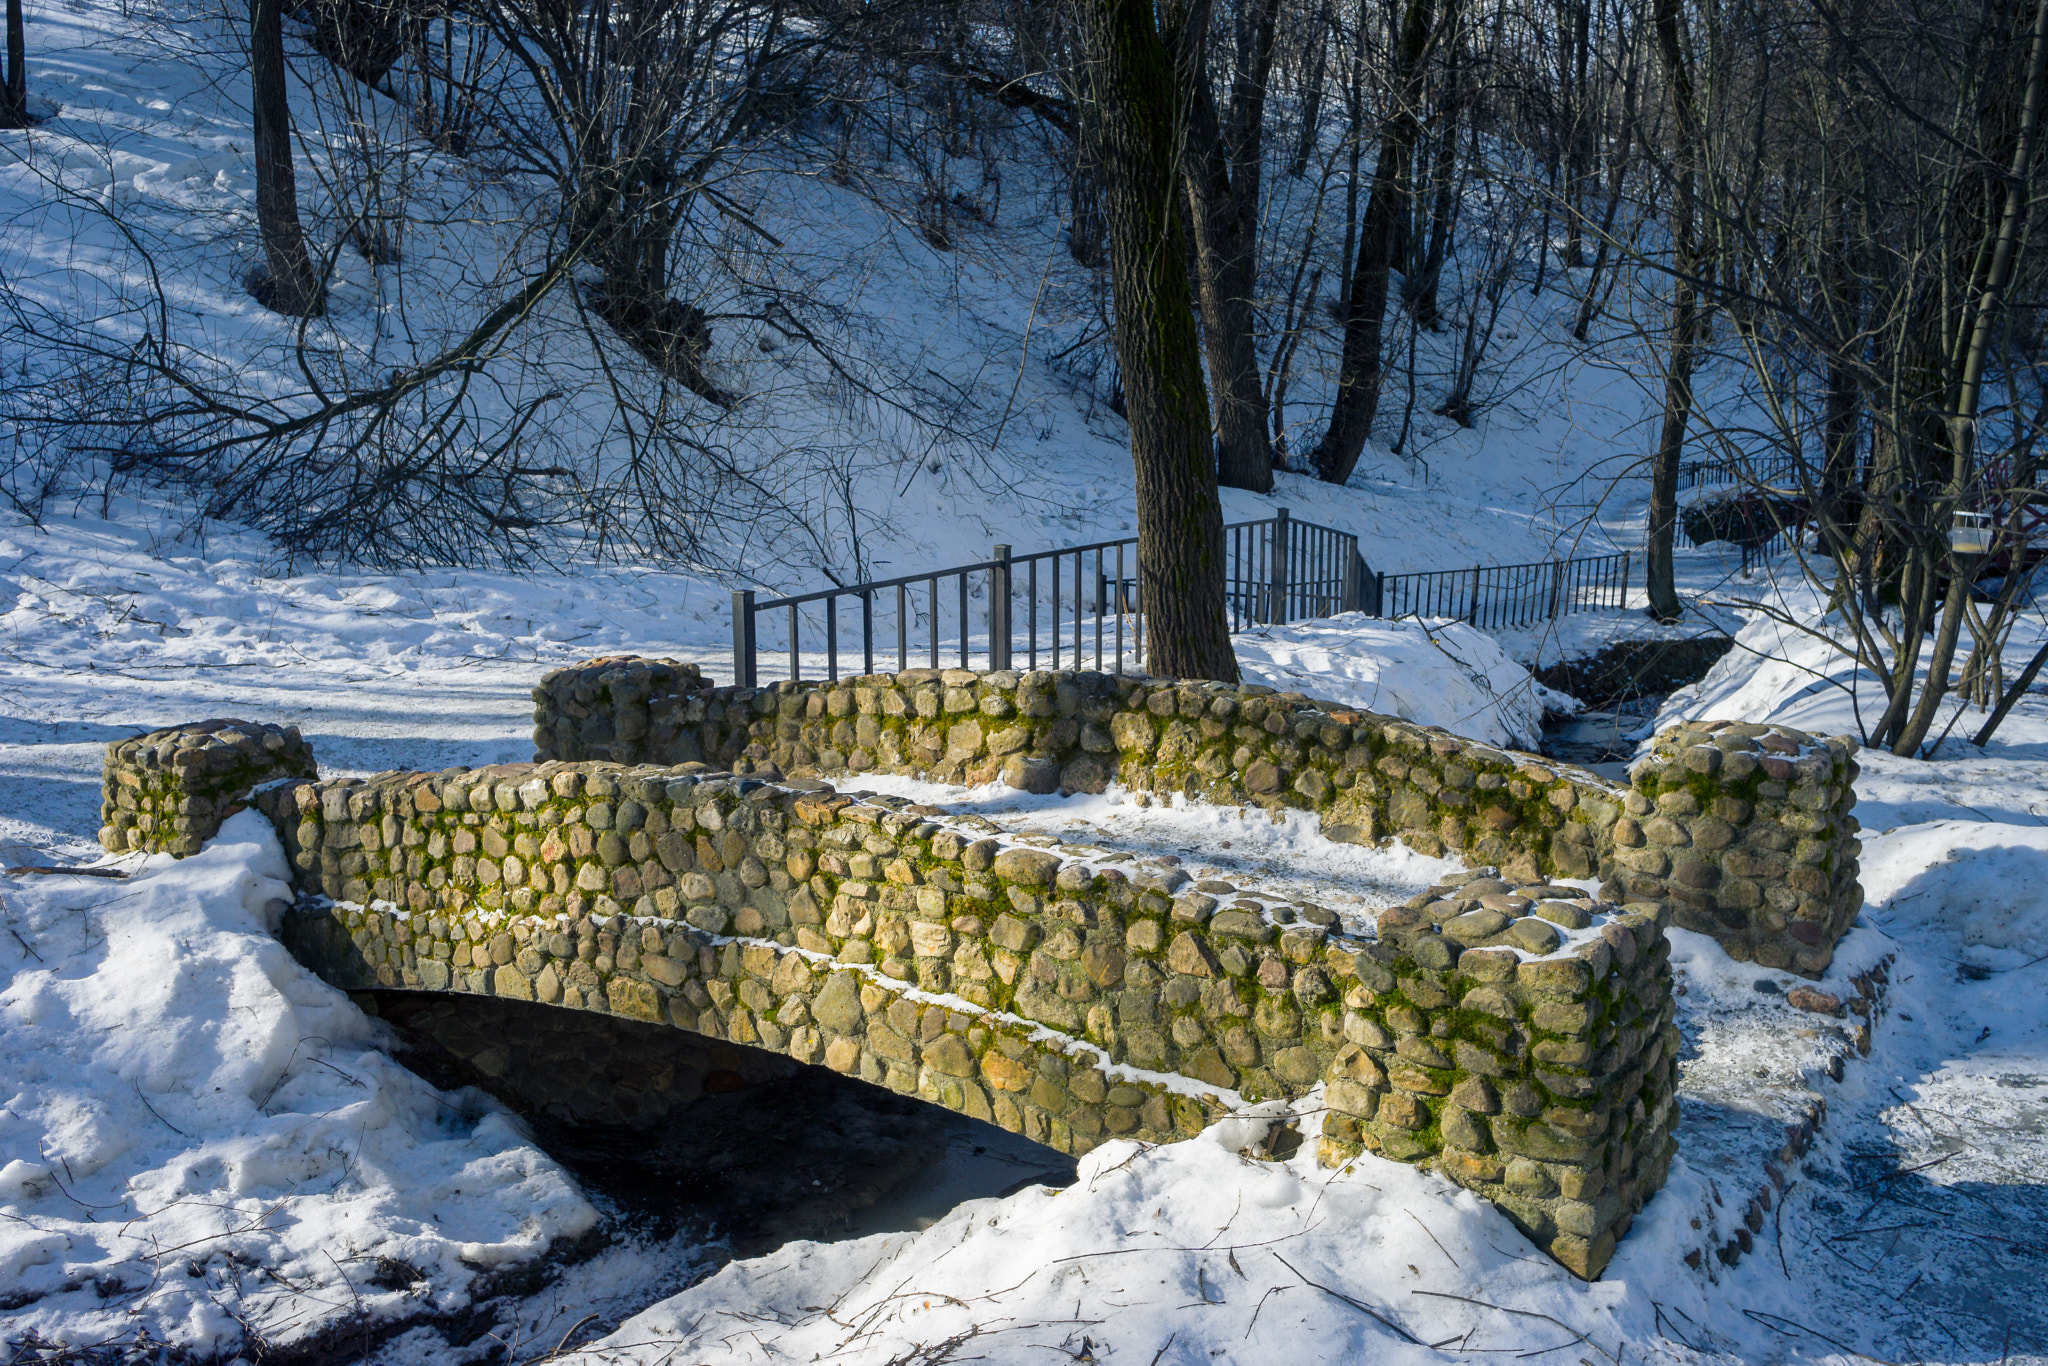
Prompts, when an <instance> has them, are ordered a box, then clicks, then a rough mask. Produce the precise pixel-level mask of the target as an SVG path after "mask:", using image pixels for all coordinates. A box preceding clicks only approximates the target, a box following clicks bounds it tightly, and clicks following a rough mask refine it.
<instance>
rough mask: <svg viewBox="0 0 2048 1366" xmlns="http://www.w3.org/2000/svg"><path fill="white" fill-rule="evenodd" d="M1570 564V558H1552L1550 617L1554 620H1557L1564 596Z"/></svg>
mask: <svg viewBox="0 0 2048 1366" xmlns="http://www.w3.org/2000/svg"><path fill="white" fill-rule="evenodd" d="M1570 564H1571V562H1570V561H1569V560H1552V561H1551V562H1550V619H1551V620H1552V621H1556V620H1557V607H1558V603H1559V602H1560V601H1561V600H1562V599H1563V597H1564V576H1565V572H1566V570H1567V569H1568V568H1569V567H1570Z"/></svg>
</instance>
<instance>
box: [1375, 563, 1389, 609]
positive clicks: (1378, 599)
mask: <svg viewBox="0 0 2048 1366" xmlns="http://www.w3.org/2000/svg"><path fill="white" fill-rule="evenodd" d="M1371 611H1372V614H1373V615H1374V616H1376V617H1384V616H1385V615H1386V614H1387V575H1386V572H1385V571H1384V570H1382V571H1381V572H1380V573H1377V574H1374V575H1373V576H1372V608H1371Z"/></svg>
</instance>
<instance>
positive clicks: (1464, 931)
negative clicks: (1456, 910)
mask: <svg viewBox="0 0 2048 1366" xmlns="http://www.w3.org/2000/svg"><path fill="white" fill-rule="evenodd" d="M1507 927H1508V918H1507V917H1506V916H1505V915H1502V914H1501V913H1500V912H1499V911H1494V910H1477V911H1467V912H1465V914H1463V915H1461V916H1456V917H1453V918H1452V919H1450V920H1448V921H1446V922H1444V937H1445V938H1446V939H1451V940H1455V941H1456V942H1458V943H1460V944H1477V943H1479V942H1480V941H1481V940H1483V939H1491V938H1493V936H1495V935H1497V934H1499V933H1500V932H1501V931H1502V930H1504V929H1506V928H1507Z"/></svg>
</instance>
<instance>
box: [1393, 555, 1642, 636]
mask: <svg viewBox="0 0 2048 1366" xmlns="http://www.w3.org/2000/svg"><path fill="white" fill-rule="evenodd" d="M1628 578H1629V556H1628V555H1627V554H1626V553H1623V554H1619V555H1583V556H1578V557H1575V558H1573V559H1569V560H1546V561H1543V562H1541V563H1539V564H1495V565H1474V566H1472V567H1471V568H1470V569H1435V570H1426V571H1423V572H1421V573H1415V574H1383V575H1381V576H1380V577H1379V583H1378V586H1377V597H1378V599H1379V610H1378V611H1377V612H1375V613H1374V615H1376V616H1387V617H1406V616H1418V617H1451V618H1454V619H1456V620H1458V621H1463V622H1466V623H1468V624H1469V625H1472V626H1476V627H1478V628H1479V629H1481V630H1483V631H1498V630H1505V629H1508V628H1511V627H1517V626H1533V625H1535V624H1536V623H1537V622H1540V621H1555V620H1557V619H1558V618H1559V617H1562V616H1569V615H1570V614H1571V613H1573V612H1583V611H1588V610H1597V609H1599V608H1622V607H1626V606H1628Z"/></svg>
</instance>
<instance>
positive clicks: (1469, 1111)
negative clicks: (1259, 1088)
mask: <svg viewBox="0 0 2048 1366" xmlns="http://www.w3.org/2000/svg"><path fill="white" fill-rule="evenodd" d="M1495 873H1496V870H1493V869H1482V870H1480V871H1479V872H1477V873H1465V874H1458V875H1454V876H1452V877H1450V878H1447V879H1446V880H1445V881H1443V882H1441V883H1439V884H1437V885H1436V886H1434V887H1432V888H1430V889H1429V890H1428V891H1426V892H1423V893H1422V894H1420V895H1419V896H1416V897H1414V898H1413V899H1411V900H1410V901H1409V902H1408V903H1407V905H1405V906H1401V907H1396V908H1394V909H1392V910H1389V911H1386V912H1384V913H1382V914H1381V916H1380V918H1379V940H1378V942H1377V943H1376V944H1371V945H1368V946H1365V947H1364V948H1362V949H1361V950H1360V951H1358V952H1357V953H1356V954H1355V955H1354V957H1353V959H1352V962H1353V966H1354V971H1353V974H1352V978H1351V980H1348V981H1346V980H1343V979H1340V984H1341V986H1342V988H1343V1004H1344V1013H1343V1015H1342V1017H1341V1030H1342V1035H1343V1038H1344V1040H1345V1044H1344V1046H1343V1047H1342V1049H1341V1050H1340V1051H1339V1052H1338V1053H1337V1055H1336V1056H1335V1058H1334V1059H1333V1060H1332V1062H1331V1063H1330V1066H1329V1070H1328V1072H1327V1081H1328V1085H1327V1086H1326V1088H1325V1090H1324V1098H1325V1100H1326V1102H1327V1103H1328V1105H1329V1113H1328V1114H1327V1115H1326V1116H1325V1118H1324V1121H1323V1136H1322V1143H1321V1157H1322V1160H1323V1161H1324V1163H1325V1164H1326V1165H1330V1166H1335V1165H1337V1164H1338V1163H1341V1162H1342V1161H1344V1160H1346V1159H1347V1158H1348V1157H1350V1156H1351V1155H1353V1154H1355V1153H1357V1152H1358V1151H1360V1150H1361V1149H1369V1150H1371V1151H1373V1152H1377V1153H1380V1154H1381V1155H1383V1156H1386V1157H1391V1158H1395V1159H1397V1160H1400V1161H1406V1162H1427V1163H1429V1164H1430V1165H1432V1166H1434V1167H1436V1168H1437V1170H1439V1171H1441V1172H1443V1173H1444V1174H1445V1175H1446V1176H1449V1177H1450V1178H1451V1179H1452V1180H1454V1181H1456V1182H1458V1183H1459V1184H1460V1185H1462V1186H1465V1187H1466V1188H1468V1189H1470V1190H1472V1191H1475V1192H1477V1193H1478V1194H1480V1195H1482V1196H1484V1197H1485V1198H1486V1199H1488V1200H1491V1201H1493V1202H1494V1203H1495V1204H1497V1205H1499V1206H1500V1207H1501V1208H1503V1209H1504V1210H1506V1211H1507V1212H1508V1214H1509V1215H1510V1216H1512V1217H1513V1218H1514V1220H1515V1222H1516V1223H1518V1224H1519V1225H1521V1227H1522V1228H1523V1229H1524V1230H1525V1231H1526V1232H1527V1233H1528V1234H1529V1236H1530V1238H1531V1239H1532V1240H1533V1241H1534V1242H1535V1243H1536V1244H1537V1245H1538V1246H1539V1247H1542V1248H1544V1249H1546V1250H1547V1251H1549V1253H1550V1254H1551V1256H1553V1257H1555V1258H1557V1260H1558V1261H1560V1262H1562V1263H1563V1264H1564V1265H1565V1266H1566V1267H1567V1268H1568V1269H1570V1270H1571V1271H1572V1272H1573V1273H1574V1274H1576V1275H1579V1276H1582V1277H1585V1278H1587V1279H1589V1280H1590V1279H1593V1278H1595V1277H1597V1276H1598V1275H1599V1274H1600V1272H1601V1269H1602V1268H1603V1267H1605V1266H1606V1265H1607V1261H1608V1258H1610V1257H1611V1256H1613V1255H1614V1246H1615V1242H1616V1240H1617V1239H1619V1238H1620V1237H1621V1236H1622V1235H1624V1234H1625V1233H1627V1232H1628V1229H1629V1225H1630V1223H1631V1222H1632V1221H1633V1220H1634V1218H1635V1216H1636V1214H1637V1212H1638V1211H1640V1210H1641V1209H1642V1206H1643V1202H1644V1201H1645V1200H1647V1199H1648V1198H1649V1197H1650V1196H1651V1195H1652V1194H1654V1193H1655V1192H1656V1190H1657V1189H1658V1188H1659V1187H1660V1186H1662V1185H1663V1184H1664V1177H1665V1174H1666V1171H1667V1169H1668V1168H1669V1166H1670V1163H1671V1156H1672V1153H1673V1152H1674V1151H1675V1150H1676V1145H1675V1144H1674V1142H1673V1139H1672V1129H1673V1126H1674V1125H1675V1124H1676V1123H1677V1121H1678V1107H1677V1103H1676V1101H1675V1099H1674V1095H1675V1092H1676V1088H1677V1080H1678V1046H1679V1038H1678V1030H1677V1027H1676V1026H1675V1024H1674V1023H1673V1020H1674V1017H1675V1015H1676V1010H1675V1007H1674V1002H1673V999H1672V991H1671V967H1670V947H1669V945H1668V943H1667V941H1666V940H1665V937H1664V929H1665V917H1666V916H1667V914H1668V911H1667V909H1666V907H1665V906H1664V905H1663V904H1662V903H1657V902H1644V903H1638V904H1633V905H1628V906H1615V905H1613V904H1611V903H1607V902H1599V901H1595V900H1593V899H1592V898H1591V897H1590V896H1588V895H1587V894H1586V893H1585V892H1584V891H1582V890H1580V889H1578V888H1576V887H1571V886H1566V885H1559V884H1553V883H1537V884H1532V885H1520V884H1517V883H1516V882H1514V881H1512V880H1503V879H1502V878H1500V877H1498V876H1496V875H1495Z"/></svg>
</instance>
